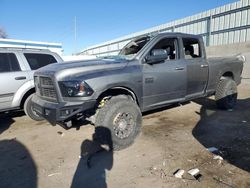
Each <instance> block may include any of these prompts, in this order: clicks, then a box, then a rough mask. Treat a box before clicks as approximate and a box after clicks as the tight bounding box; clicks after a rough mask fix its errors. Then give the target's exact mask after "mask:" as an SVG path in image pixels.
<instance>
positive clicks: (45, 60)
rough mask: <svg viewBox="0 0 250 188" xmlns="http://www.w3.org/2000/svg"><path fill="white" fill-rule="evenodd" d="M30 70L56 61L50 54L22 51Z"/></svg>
mask: <svg viewBox="0 0 250 188" xmlns="http://www.w3.org/2000/svg"><path fill="white" fill-rule="evenodd" d="M24 56H25V58H26V59H27V62H28V63H29V66H30V68H31V70H37V69H39V68H41V67H44V66H46V65H49V64H52V63H57V60H56V59H55V57H53V56H52V55H50V54H37V53H24Z"/></svg>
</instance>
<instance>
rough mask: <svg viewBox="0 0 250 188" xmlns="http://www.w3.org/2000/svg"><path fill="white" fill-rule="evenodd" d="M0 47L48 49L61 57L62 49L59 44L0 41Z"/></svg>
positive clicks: (11, 40)
mask: <svg viewBox="0 0 250 188" xmlns="http://www.w3.org/2000/svg"><path fill="white" fill-rule="evenodd" d="M0 47H5V48H8V47H12V48H13V47H14V48H32V49H48V50H50V51H52V52H56V53H58V54H59V55H62V53H63V49H62V44H61V43H47V42H36V41H26V40H14V39H0Z"/></svg>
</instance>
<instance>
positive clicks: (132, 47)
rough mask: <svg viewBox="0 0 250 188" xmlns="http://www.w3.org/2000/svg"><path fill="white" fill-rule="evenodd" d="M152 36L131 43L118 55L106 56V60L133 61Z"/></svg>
mask: <svg viewBox="0 0 250 188" xmlns="http://www.w3.org/2000/svg"><path fill="white" fill-rule="evenodd" d="M150 40H151V37H150V36H146V37H141V38H137V39H134V40H132V41H131V42H129V43H128V44H127V45H126V46H125V47H124V48H123V49H122V50H121V51H120V53H119V54H118V55H115V56H106V57H103V58H104V59H126V60H129V59H132V58H133V57H134V56H135V55H136V54H137V53H138V52H139V51H140V50H141V49H142V48H143V47H144V46H145V45H146V44H147V43H148V42H149V41H150Z"/></svg>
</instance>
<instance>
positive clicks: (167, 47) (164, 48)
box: [150, 38, 177, 60]
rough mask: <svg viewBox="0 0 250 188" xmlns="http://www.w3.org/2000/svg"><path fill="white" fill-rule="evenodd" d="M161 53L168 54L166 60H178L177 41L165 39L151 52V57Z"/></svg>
mask: <svg viewBox="0 0 250 188" xmlns="http://www.w3.org/2000/svg"><path fill="white" fill-rule="evenodd" d="M157 51H159V52H160V53H163V52H164V53H166V54H167V58H166V60H175V59H177V39H174V38H165V39H162V40H160V41H159V42H158V43H157V44H156V45H155V46H154V47H153V48H152V49H151V51H150V55H153V53H155V52H157Z"/></svg>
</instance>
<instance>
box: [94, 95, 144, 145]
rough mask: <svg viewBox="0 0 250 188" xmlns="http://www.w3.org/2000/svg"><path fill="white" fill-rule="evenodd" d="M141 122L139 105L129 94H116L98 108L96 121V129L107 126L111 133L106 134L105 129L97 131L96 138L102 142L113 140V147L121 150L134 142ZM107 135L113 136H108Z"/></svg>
mask: <svg viewBox="0 0 250 188" xmlns="http://www.w3.org/2000/svg"><path fill="white" fill-rule="evenodd" d="M141 124H142V115H141V111H140V109H139V107H138V105H137V104H136V103H135V102H134V101H133V100H131V98H129V97H128V96H124V95H119V96H115V97H112V98H111V99H109V100H108V101H106V103H105V105H104V106H103V107H102V108H101V109H99V110H98V113H97V115H96V121H95V126H96V130H98V129H99V130H100V127H101V128H102V129H104V128H105V129H107V130H108V131H109V132H110V134H105V135H104V134H102V132H104V131H102V132H101V131H96V135H95V138H96V139H97V141H99V142H100V143H101V144H107V142H109V143H110V142H111V143H110V147H112V149H114V150H121V149H124V148H126V147H128V146H130V145H131V144H132V143H133V142H134V140H135V138H136V136H137V135H138V134H139V132H140V128H141ZM106 132H107V131H106ZM107 135H110V137H111V138H107Z"/></svg>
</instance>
